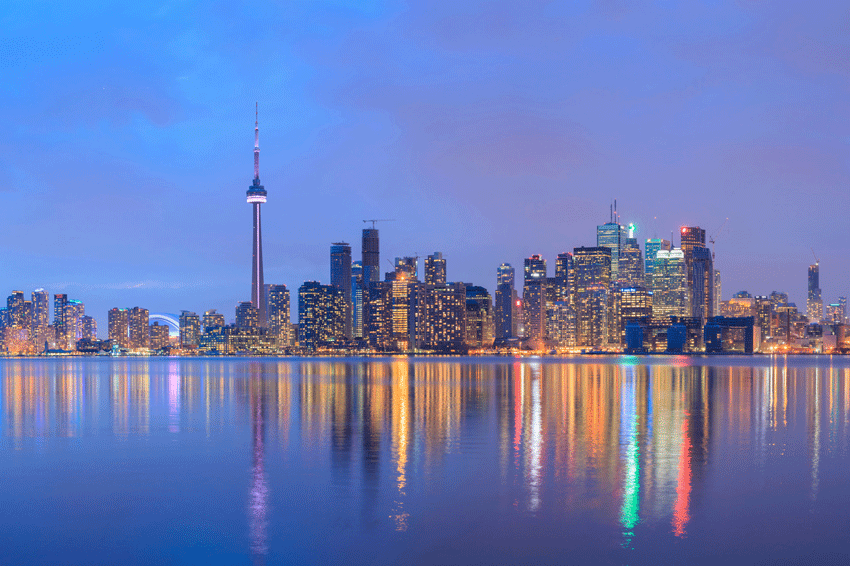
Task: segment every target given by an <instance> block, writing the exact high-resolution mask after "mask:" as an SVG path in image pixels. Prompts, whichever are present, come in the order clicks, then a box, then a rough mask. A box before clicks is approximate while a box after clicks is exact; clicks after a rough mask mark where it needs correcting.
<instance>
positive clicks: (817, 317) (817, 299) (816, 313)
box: [806, 262, 823, 322]
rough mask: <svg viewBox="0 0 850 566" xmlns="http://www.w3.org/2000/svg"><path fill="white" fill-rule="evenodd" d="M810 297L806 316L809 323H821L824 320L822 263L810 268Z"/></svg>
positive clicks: (807, 301)
mask: <svg viewBox="0 0 850 566" xmlns="http://www.w3.org/2000/svg"><path fill="white" fill-rule="evenodd" d="M808 291H809V293H808V297H807V299H806V316H807V317H808V318H809V322H820V321H821V318H823V299H822V298H821V290H820V262H815V263H814V264H813V265H810V266H809V280H808Z"/></svg>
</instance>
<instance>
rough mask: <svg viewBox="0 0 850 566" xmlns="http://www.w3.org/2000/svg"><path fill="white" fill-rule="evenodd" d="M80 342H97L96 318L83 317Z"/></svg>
mask: <svg viewBox="0 0 850 566" xmlns="http://www.w3.org/2000/svg"><path fill="white" fill-rule="evenodd" d="M79 340H87V341H90V342H91V341H94V340H97V321H96V320H95V319H94V317H91V316H88V315H83V316H82V317H80V337H79V339H78V341H79Z"/></svg>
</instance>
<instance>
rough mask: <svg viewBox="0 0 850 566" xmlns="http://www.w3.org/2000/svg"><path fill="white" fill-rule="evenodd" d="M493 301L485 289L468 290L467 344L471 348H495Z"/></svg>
mask: <svg viewBox="0 0 850 566" xmlns="http://www.w3.org/2000/svg"><path fill="white" fill-rule="evenodd" d="M493 339H494V326H493V301H492V299H491V297H490V293H488V292H487V289H485V288H484V287H477V286H470V287H467V288H466V343H467V344H468V345H469V347H471V348H490V347H491V346H493Z"/></svg>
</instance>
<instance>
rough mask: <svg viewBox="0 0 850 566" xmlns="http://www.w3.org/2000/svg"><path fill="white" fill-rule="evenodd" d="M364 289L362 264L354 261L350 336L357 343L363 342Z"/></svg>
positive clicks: (352, 267) (352, 268) (352, 265)
mask: <svg viewBox="0 0 850 566" xmlns="http://www.w3.org/2000/svg"><path fill="white" fill-rule="evenodd" d="M364 289H365V288H364V286H363V262H362V261H355V262H353V263H352V264H351V336H352V338H353V339H354V340H358V341H359V340H363V327H364V324H365V319H364V316H365V310H364V308H365V307H364V296H365V294H366V293H365V292H364Z"/></svg>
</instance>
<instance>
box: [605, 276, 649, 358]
mask: <svg viewBox="0 0 850 566" xmlns="http://www.w3.org/2000/svg"><path fill="white" fill-rule="evenodd" d="M610 316H611V338H610V343H612V344H617V345H623V344H625V342H626V325H627V324H628V323H629V322H630V321H634V320H641V319H644V318H647V317H651V316H652V291H650V290H649V289H647V288H646V287H643V286H634V287H619V286H617V287H615V288H613V289H612V290H611V301H610Z"/></svg>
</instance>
